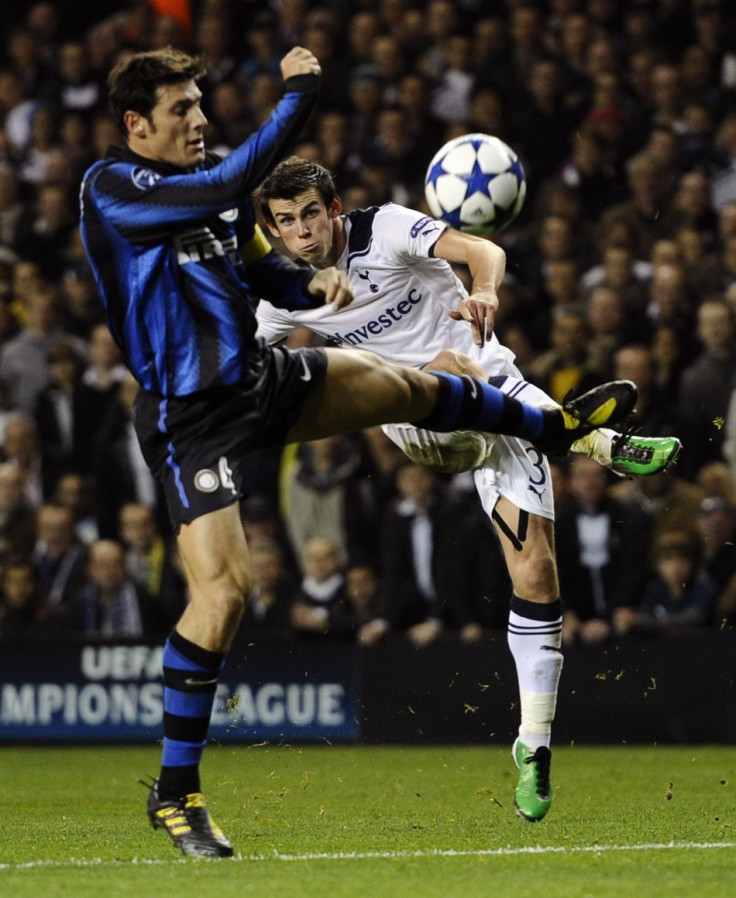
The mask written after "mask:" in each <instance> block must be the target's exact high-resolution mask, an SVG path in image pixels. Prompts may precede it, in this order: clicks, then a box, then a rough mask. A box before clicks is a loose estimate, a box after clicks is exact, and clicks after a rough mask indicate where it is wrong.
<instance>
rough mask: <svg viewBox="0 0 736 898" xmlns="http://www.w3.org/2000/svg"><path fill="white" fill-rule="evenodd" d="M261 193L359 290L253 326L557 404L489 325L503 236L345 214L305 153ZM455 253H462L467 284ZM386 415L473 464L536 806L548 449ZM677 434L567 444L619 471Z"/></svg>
mask: <svg viewBox="0 0 736 898" xmlns="http://www.w3.org/2000/svg"><path fill="white" fill-rule="evenodd" d="M259 198H260V205H261V210H262V212H263V214H264V217H265V221H266V224H267V226H268V228H269V230H270V232H271V233H272V234H273V235H274V236H275V237H280V238H281V239H282V240H283V242H284V244H285V246H286V248H287V250H288V251H289V252H290V253H292V254H293V255H294V256H295V257H297V258H299V259H301V260H303V261H305V262H307V263H309V264H310V265H311V266H313V267H314V268H317V269H322V268H325V267H328V266H331V265H334V266H336V267H337V268H339V269H342V270H344V271H346V272H347V274H348V279H349V281H350V284H351V286H352V288H353V292H354V299H353V302H352V304H351V305H349V306H348V307H346V308H344V309H341V310H339V311H335V310H333V309H332V307H330V306H320V307H318V308H315V309H309V310H305V311H303V312H302V311H298V312H290V311H287V310H284V309H277V308H275V307H273V306H272V305H270V304H269V303H266V302H261V303H260V305H259V307H258V322H259V323H258V335H259V336H261V337H263V338H265V339H266V340H268V341H269V342H277V341H279V340H281V339H283V338H285V337H286V336H288V334H289V333H290V332H291V331H292V330H294V329H295V328H297V327H300V326H306V327H308V328H310V329H311V330H312V331H313V332H315V333H316V334H319V335H321V336H322V337H324V338H327V339H328V340H329V342H330V343H332V344H337V345H342V346H352V347H363V348H366V349H370V350H372V351H373V352H375V353H377V354H378V355H381V356H383V357H384V358H386V359H388V360H390V361H392V362H396V363H401V364H404V365H408V366H413V367H417V368H420V367H427V368H429V369H430V370H432V369H440V368H444V370H448V371H449V372H450V373H469V374H472V375H473V376H476V377H477V376H485V377H486V378H488V379H489V380H490V381H491V383H493V384H495V385H496V386H498V387H500V388H501V389H502V390H503V391H504V392H507V393H509V394H512V395H514V396H515V397H517V398H522V399H524V400H525V401H526V402H528V403H530V404H532V405H537V406H549V407H555V403H554V401H553V400H552V399H550V397H549V396H547V395H546V394H545V393H544V392H543V391H541V390H539V389H538V388H536V387H535V386H533V385H531V384H529V383H527V382H526V381H524V380H523V379H522V377H521V374H520V372H519V370H518V369H517V368H516V367H515V365H514V356H513V353H512V352H511V351H510V350H509V349H507V348H506V347H504V346H502V345H501V344H500V343H499V341H498V339H497V337H496V335H495V334H494V332H493V326H494V316H495V312H496V309H497V307H498V297H497V293H496V291H497V289H498V287H499V285H500V283H501V280H502V278H503V275H504V269H505V254H504V252H503V250H502V249H500V247H498V246H496V245H495V244H493V243H491V242H490V241H488V240H484V239H482V238H480V237H474V236H470V235H467V234H464V233H461V232H459V231H456V230H453V229H452V228H450V227H448V226H447V225H446V224H445V223H443V222H441V221H437V220H435V219H434V218H430V217H427V216H426V215H424V214H422V213H420V212H417V211H413V210H411V209H407V208H404V207H402V206H398V205H396V204H394V203H387V204H386V205H384V206H381V207H379V208H376V207H374V208H369V209H362V210H356V211H353V212H350V213H348V214H346V215H343V214H342V206H341V202H340V199H339V197H338V196H337V193H336V190H335V185H334V182H333V180H332V177H331V175H330V173H329V171H328V170H327V169H325V168H324V167H323V166H321V165H318V164H316V163H313V162H308V161H306V160H303V159H299V158H297V157H291V158H290V159H287V160H285V161H284V162H282V163H280V164H279V165H278V166H276V168H275V169H274V171H273V172H272V173H271V174H270V175H269V176H268V177H267V178H266V180H265V181H264V182H263V184H262V185H261V187H260V190H259ZM451 262H455V263H464V264H466V265H467V266H468V268H469V270H470V274H471V277H472V292H471V294H470V295H468V293H467V291H466V290H465V289H464V287H463V286H462V284H461V283H460V281H459V279H458V278H457V277H456V275H455V273H454V272H453V269H452V267H451V265H450V263H451ZM448 349H451V350H452V351H448ZM384 429H385V430H386V432H387V433H388V435H389V436H390V437H391V438H392V439H393V440H394V441H395V442H396V443H397V444H398V445H399V446H401V448H402V449H404V451H405V452H406V453H407V454H408V455H409V456H410V457H411V458H413V459H414V460H415V461H422V462H424V463H425V464H430V465H431V466H432V467H435V468H436V469H439V470H444V471H459V470H469V469H474V478H475V483H476V487H477V490H478V494H479V496H480V499H481V502H482V503H483V508H484V510H485V511H486V513H487V514H488V515H489V516H490V517H491V519H492V520H493V522H494V524H495V526H496V530H497V532H498V534H499V537H500V540H501V543H502V546H503V551H504V556H505V559H506V563H507V566H508V569H509V573H510V576H511V580H512V583H513V595H512V597H511V607H510V612H509V624H508V642H509V646H510V649H511V653H512V655H513V657H514V660H515V663H516V669H517V675H518V679H519V691H520V699H521V702H520V704H521V726H520V729H519V736H518V738H517V739H516V741H515V743H514V747H513V749H512V756H513V759H514V762H515V763H516V765H517V766H518V767H519V770H520V774H519V780H518V783H517V786H516V789H515V804H516V809H517V813H518V814H519V815H520V816H521V817H523V818H525V819H526V820H529V821H537V820H541V819H542V818H543V817H544V816H545V815H546V813H547V811H548V810H549V807H550V804H551V799H552V789H551V785H550V759H551V753H550V750H549V744H550V732H551V725H552V720H553V717H554V712H555V705H556V700H557V689H558V683H559V678H560V672H561V669H562V654H561V651H560V645H561V639H560V637H561V629H562V602H561V600H560V593H559V585H558V580H557V569H556V562H555V555H554V534H553V522H554V506H553V499H552V484H551V478H550V471H549V466H548V463H547V460H546V457H545V456H544V455H542V453H540V452H539V451H538V450H537V449H535V448H534V447H533V446H532V445H531V444H530V443H528V442H525V441H524V440H521V439H516V438H512V437H505V436H494V435H491V434H475V433H468V432H463V433H455V434H430V433H429V432H428V431H420V430H418V429H417V428H414V427H412V426H411V425H388V426H386V427H385V428H384ZM679 448H680V445H679V441H678V440H676V439H674V438H665V439H646V438H642V437H631V436H628V437H624V436H621V435H619V434H616V433H615V432H614V431H593V433H592V434H590V435H589V439H588V440H586V441H583V440H581V441H578V443H577V444H574V445H573V449H579V450H580V451H583V452H585V453H586V454H590V455H593V457H595V458H596V459H597V460H599V461H601V462H602V463H604V464H606V465H607V466H609V467H612V468H613V469H614V470H616V471H618V472H619V473H623V474H647V473H654V472H655V471H659V470H662V469H663V468H665V467H666V466H667V465H668V464H670V463H671V462H672V461H673V459H674V458H675V456H676V455H677V453H678V451H679Z"/></svg>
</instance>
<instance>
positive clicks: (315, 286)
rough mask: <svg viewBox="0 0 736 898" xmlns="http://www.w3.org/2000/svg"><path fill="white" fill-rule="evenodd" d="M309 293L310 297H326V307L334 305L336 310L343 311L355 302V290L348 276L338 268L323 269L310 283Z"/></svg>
mask: <svg viewBox="0 0 736 898" xmlns="http://www.w3.org/2000/svg"><path fill="white" fill-rule="evenodd" d="M307 292H308V293H309V295H310V296H324V299H325V305H327V304H328V303H332V305H333V306H334V307H335V308H336V309H342V308H344V307H345V306H347V305H349V304H350V303H351V302H352V301H353V288H352V287H351V286H350V281H348V276H347V275H346V274H345V272H344V271H340V270H339V269H338V268H323V269H322V270H321V271H318V272H317V274H315V276H314V277H313V278H312V280H311V281H310V282H309V286H308V287H307Z"/></svg>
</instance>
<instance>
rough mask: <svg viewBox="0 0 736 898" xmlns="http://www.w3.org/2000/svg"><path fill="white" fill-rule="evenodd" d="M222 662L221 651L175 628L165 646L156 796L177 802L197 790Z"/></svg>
mask: <svg viewBox="0 0 736 898" xmlns="http://www.w3.org/2000/svg"><path fill="white" fill-rule="evenodd" d="M223 661H224V655H222V654H221V653H220V652H210V651H208V650H207V649H203V648H201V647H200V646H198V645H195V643H193V642H190V641H189V640H188V639H185V638H184V637H183V636H181V635H180V634H179V633H177V632H176V630H174V631H173V632H172V633H171V635H170V636H169V638H168V640H167V642H166V646H165V648H164V656H163V668H164V740H163V751H162V755H161V774H160V776H159V785H158V794H159V797H160V798H171V799H178V798H181V797H182V796H184V795H189V794H190V793H192V792H199V791H200V783H199V763H200V760H201V758H202V752H203V751H204V747H205V745H206V744H207V731H208V729H209V724H210V717H211V715H212V708H213V706H214V702H215V693H216V691H217V678H218V674H219V672H220V670H221V668H222V665H223Z"/></svg>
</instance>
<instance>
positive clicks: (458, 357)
mask: <svg viewBox="0 0 736 898" xmlns="http://www.w3.org/2000/svg"><path fill="white" fill-rule="evenodd" d="M423 370H424V371H444V372H445V373H446V374H455V375H457V376H458V377H460V376H461V375H463V374H467V375H469V376H470V377H477V378H479V379H480V380H485V379H486V378H487V377H488V375H487V374H486V372H485V370H484V369H483V366H482V365H481V364H480V363H479V362H476V361H475V359H471V358H470V356H469V355H466V354H465V353H464V352H459V351H458V350H457V349H443V350H442V352H440V353H439V355H437V356H435V358H433V359H432V361H431V362H430V363H429V364H428V365H425V366H424V368H423Z"/></svg>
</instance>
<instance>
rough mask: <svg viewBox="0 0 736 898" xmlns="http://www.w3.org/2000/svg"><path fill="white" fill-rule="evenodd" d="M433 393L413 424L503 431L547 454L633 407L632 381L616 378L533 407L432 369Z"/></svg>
mask: <svg viewBox="0 0 736 898" xmlns="http://www.w3.org/2000/svg"><path fill="white" fill-rule="evenodd" d="M432 374H434V375H435V376H436V377H437V379H438V380H439V393H438V397H437V401H436V403H435V406H434V408H433V410H432V411H431V412H430V414H429V415H427V416H426V417H424V418H422V419H421V420H413V421H411V423H412V424H414V426H415V427H419V428H424V429H426V430H434V431H439V432H448V431H453V430H478V431H484V432H486V433H498V434H507V435H509V436H516V437H521V438H522V439H526V440H529V441H530V442H531V443H533V444H534V445H535V446H536V447H537V448H538V449H539V450H540V452H544V453H545V454H547V455H565V454H566V453H567V452H568V451H569V449H570V446H571V445H572V444H573V443H574V442H575V441H576V440H578V439H580V438H581V437H583V436H585V435H586V434H588V433H590V432H591V431H592V430H593V429H594V428H596V427H606V426H611V425H614V424H618V423H619V422H620V421H623V420H624V419H625V418H626V417H627V416H628V415H629V414H631V412H632V411H633V410H634V406H635V405H636V399H637V395H638V394H637V389H636V385H635V384H634V383H633V382H632V381H630V380H616V381H611V382H610V383H605V384H601V385H600V386H597V387H594V388H593V389H592V390H589V391H588V392H587V393H584V394H583V395H582V396H579V397H577V398H576V399H572V400H570V401H569V402H566V403H565V404H564V405H563V406H561V407H557V408H554V409H549V408H537V407H536V406H533V405H528V404H527V403H525V402H520V401H519V400H517V399H515V398H514V397H512V396H507V395H506V394H504V393H503V392H502V391H501V390H499V389H498V387H497V386H496V385H495V384H494V383H493V382H492V380H491V381H489V382H483V381H480V380H476V379H475V378H471V377H465V376H463V377H455V376H453V375H446V374H443V373H442V372H439V371H433V372H432Z"/></svg>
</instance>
